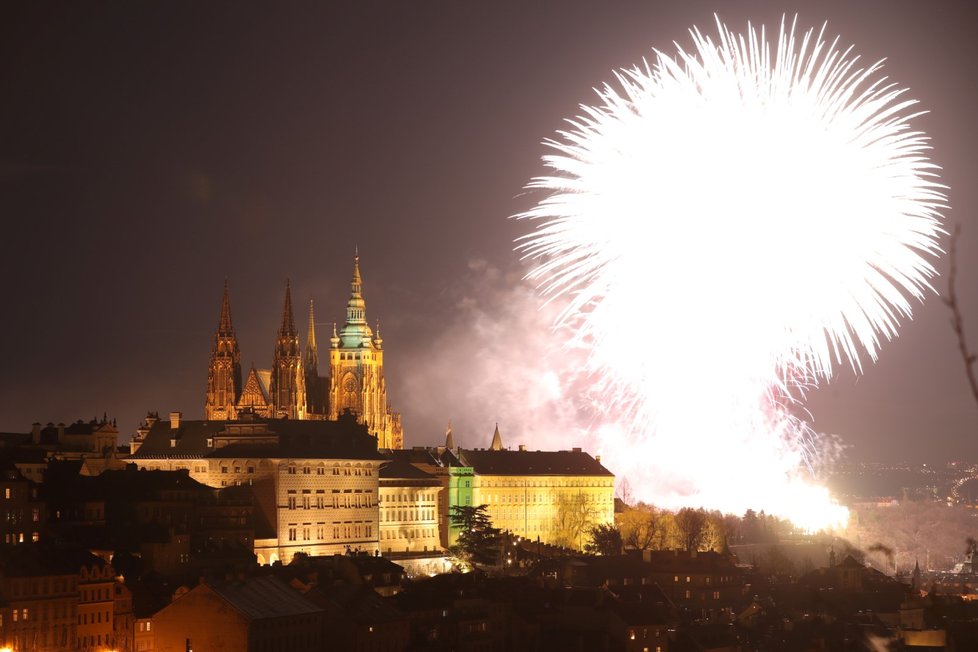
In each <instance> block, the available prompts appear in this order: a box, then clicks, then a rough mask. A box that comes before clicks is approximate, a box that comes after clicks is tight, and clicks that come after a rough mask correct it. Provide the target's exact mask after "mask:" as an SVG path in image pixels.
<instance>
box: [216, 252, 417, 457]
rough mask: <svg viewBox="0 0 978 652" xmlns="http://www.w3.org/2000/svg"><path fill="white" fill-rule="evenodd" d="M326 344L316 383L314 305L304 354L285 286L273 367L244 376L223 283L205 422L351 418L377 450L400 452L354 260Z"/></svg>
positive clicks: (376, 334)
mask: <svg viewBox="0 0 978 652" xmlns="http://www.w3.org/2000/svg"><path fill="white" fill-rule="evenodd" d="M329 345H330V348H329V372H328V375H327V376H320V375H319V351H318V349H317V346H316V322H315V316H314V314H313V302H312V301H311V300H310V302H309V330H308V333H307V337H306V346H305V350H303V349H302V347H301V346H300V343H299V334H298V331H297V329H296V326H295V318H294V312H293V309H292V288H291V286H290V284H288V283H286V286H285V303H284V306H283V308H282V322H281V326H280V327H279V330H278V334H277V336H276V338H275V354H274V357H273V359H272V366H271V368H270V369H256V368H254V367H252V368H251V369H250V370H249V371H248V374H247V376H244V377H243V376H242V372H241V352H240V350H239V348H238V341H237V337H236V336H235V332H234V326H233V323H232V321H231V302H230V296H229V291H228V286H227V283H226V282H225V284H224V297H223V301H222V303H221V317H220V321H219V323H218V327H217V332H216V333H215V336H214V349H213V352H212V353H211V359H210V365H209V366H208V374H207V395H206V400H205V404H204V419H205V420H207V421H235V420H237V419H238V418H239V415H241V414H244V413H247V414H249V415H254V416H258V417H262V418H271V419H282V418H284V419H293V420H300V421H303V420H329V421H336V420H337V419H338V418H339V417H340V415H342V414H343V413H344V412H346V411H350V412H351V413H352V414H354V415H355V416H356V418H357V421H359V422H360V423H362V424H365V425H366V426H367V429H368V431H369V432H370V434H371V435H373V436H374V437H376V438H377V445H378V447H379V448H391V449H398V448H402V447H403V445H404V434H403V430H402V427H401V416H400V414H398V413H397V412H394V411H393V410H392V409H391V406H390V404H389V403H388V401H387V382H386V380H385V378H384V350H383V339H382V338H381V336H380V327H379V326H378V327H377V328H376V329H371V327H370V326H369V324H368V323H367V318H366V304H365V302H364V299H363V280H362V278H361V276H360V257H359V256H354V259H353V280H352V282H351V292H350V298H349V300H348V301H347V304H346V323H345V324H344V325H343V327H342V328H341V329H339V331H337V329H336V326H335V324H334V326H333V332H332V336H331V337H330V339H329Z"/></svg>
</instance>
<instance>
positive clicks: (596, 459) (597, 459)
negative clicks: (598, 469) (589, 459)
mask: <svg viewBox="0 0 978 652" xmlns="http://www.w3.org/2000/svg"><path fill="white" fill-rule="evenodd" d="M594 461H595V462H597V463H598V464H601V456H600V455H595V456H594Z"/></svg>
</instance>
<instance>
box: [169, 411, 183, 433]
mask: <svg viewBox="0 0 978 652" xmlns="http://www.w3.org/2000/svg"><path fill="white" fill-rule="evenodd" d="M182 416H183V413H181V412H170V430H176V429H177V428H179V427H180V417H182Z"/></svg>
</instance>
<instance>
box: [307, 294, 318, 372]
mask: <svg viewBox="0 0 978 652" xmlns="http://www.w3.org/2000/svg"><path fill="white" fill-rule="evenodd" d="M318 367H319V352H318V351H317V349H316V317H315V316H314V315H313V311H312V299H309V333H308V335H306V371H307V372H309V373H317V369H318Z"/></svg>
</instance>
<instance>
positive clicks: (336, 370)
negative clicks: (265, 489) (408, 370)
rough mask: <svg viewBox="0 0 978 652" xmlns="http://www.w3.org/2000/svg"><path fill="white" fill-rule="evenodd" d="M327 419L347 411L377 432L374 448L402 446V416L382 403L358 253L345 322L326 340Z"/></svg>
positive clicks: (377, 350) (376, 346)
mask: <svg viewBox="0 0 978 652" xmlns="http://www.w3.org/2000/svg"><path fill="white" fill-rule="evenodd" d="M329 344H330V348H329V395H328V399H327V408H328V409H327V413H328V418H329V419H338V418H339V416H340V415H341V414H343V413H344V412H345V411H346V410H349V411H350V412H352V413H353V414H355V415H356V416H357V420H358V421H359V422H360V423H362V424H364V425H366V426H367V429H368V430H369V432H370V434H372V435H374V436H375V437H377V446H378V447H379V448H401V447H403V445H404V437H403V431H402V428H401V416H400V415H399V414H397V413H396V412H393V411H392V410H391V409H390V404H389V403H388V402H387V382H386V381H385V380H384V350H383V349H382V348H381V346H382V344H383V340H382V339H381V338H380V333H379V328H378V333H377V337H374V333H373V331H372V330H371V329H370V326H369V325H368V324H367V314H366V307H365V303H364V300H363V278H362V277H361V276H360V254H359V252H356V253H355V255H354V256H353V279H352V281H351V282H350V298H349V299H348V300H347V302H346V323H345V324H343V327H342V328H340V329H339V332H337V330H336V326H335V325H334V326H333V337H331V338H330V341H329Z"/></svg>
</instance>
